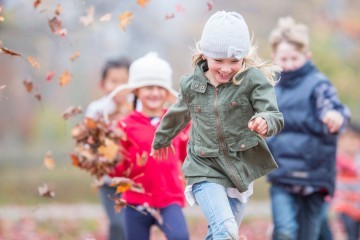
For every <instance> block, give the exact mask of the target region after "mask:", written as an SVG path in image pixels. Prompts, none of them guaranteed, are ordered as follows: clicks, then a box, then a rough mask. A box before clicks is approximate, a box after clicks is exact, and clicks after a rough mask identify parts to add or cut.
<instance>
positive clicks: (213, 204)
mask: <svg viewBox="0 0 360 240" xmlns="http://www.w3.org/2000/svg"><path fill="white" fill-rule="evenodd" d="M198 50H199V52H198V53H197V54H195V55H194V58H193V61H194V66H195V70H194V73H192V74H189V75H184V76H183V77H182V79H181V80H180V94H179V97H178V99H177V101H176V103H175V104H174V105H172V106H171V107H170V109H169V111H168V112H167V113H166V115H165V116H164V118H163V120H162V122H161V124H160V126H159V127H158V129H157V131H156V135H155V138H154V141H153V150H152V155H153V156H154V157H156V158H159V159H166V158H167V155H168V152H169V150H171V149H173V148H172V147H171V140H172V139H173V138H174V137H175V136H176V135H177V134H178V133H179V132H180V131H181V130H182V129H183V128H184V127H186V125H187V124H188V123H189V121H190V120H191V121H192V129H191V133H190V141H189V143H188V148H187V158H186V160H185V162H184V164H183V172H184V175H185V178H186V184H187V187H186V190H185V195H186V198H187V201H188V202H189V204H190V205H193V204H194V203H197V204H198V205H199V206H200V208H201V209H202V211H203V213H204V214H205V216H206V218H207V220H208V234H207V237H206V239H238V229H239V226H240V222H241V220H242V217H243V214H244V208H245V205H246V203H247V201H248V197H249V196H250V195H251V194H252V182H253V181H254V180H255V179H257V178H259V177H261V176H264V175H265V174H267V173H269V172H270V171H272V170H273V169H275V168H276V167H277V165H276V163H275V161H274V160H273V158H272V156H271V153H270V151H269V150H268V148H267V146H266V143H265V141H264V140H263V137H265V136H271V135H274V134H276V133H278V132H279V131H280V130H281V128H282V127H283V123H284V120H283V116H282V114H281V113H280V112H279V110H278V107H277V103H276V98H275V93H274V88H273V85H274V80H273V78H274V75H275V71H277V70H279V69H278V68H277V67H275V66H274V65H272V64H266V63H264V62H263V61H262V60H261V59H259V58H258V57H257V56H256V54H255V51H254V47H253V46H251V44H250V36H249V31H248V27H247V25H246V23H245V21H244V19H243V18H242V16H241V15H240V14H238V13H236V12H225V11H221V12H217V13H215V14H214V15H213V16H211V17H210V18H209V20H208V21H207V23H206V24H205V27H204V29H203V33H202V37H201V40H200V42H199V44H198Z"/></svg>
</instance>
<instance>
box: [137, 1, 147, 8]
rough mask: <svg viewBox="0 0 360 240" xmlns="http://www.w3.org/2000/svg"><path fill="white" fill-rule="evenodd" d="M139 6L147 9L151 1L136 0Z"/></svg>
mask: <svg viewBox="0 0 360 240" xmlns="http://www.w3.org/2000/svg"><path fill="white" fill-rule="evenodd" d="M136 2H137V4H139V5H140V6H141V7H145V5H146V4H148V3H149V2H150V0H136Z"/></svg>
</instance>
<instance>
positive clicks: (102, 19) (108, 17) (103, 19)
mask: <svg viewBox="0 0 360 240" xmlns="http://www.w3.org/2000/svg"><path fill="white" fill-rule="evenodd" d="M111 17H112V15H111V13H106V14H105V15H103V16H101V17H100V19H99V21H100V22H108V21H110V20H111Z"/></svg>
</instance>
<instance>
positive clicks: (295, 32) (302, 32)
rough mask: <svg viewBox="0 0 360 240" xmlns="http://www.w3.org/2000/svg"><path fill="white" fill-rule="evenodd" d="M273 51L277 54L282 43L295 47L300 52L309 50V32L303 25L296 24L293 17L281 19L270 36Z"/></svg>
mask: <svg viewBox="0 0 360 240" xmlns="http://www.w3.org/2000/svg"><path fill="white" fill-rule="evenodd" d="M269 42H270V45H271V49H272V50H273V52H275V50H276V48H277V46H278V45H279V44H280V43H281V42H288V43H291V44H293V45H294V46H295V48H296V49H297V50H298V51H300V52H307V51H308V50H309V45H310V40H309V30H308V28H307V27H306V26H305V25H304V24H301V23H295V20H294V19H293V18H292V17H289V16H288V17H283V18H279V20H278V23H277V26H276V27H275V28H274V29H273V30H272V31H271V33H270V36H269Z"/></svg>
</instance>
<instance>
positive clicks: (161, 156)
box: [150, 144, 175, 160]
mask: <svg viewBox="0 0 360 240" xmlns="http://www.w3.org/2000/svg"><path fill="white" fill-rule="evenodd" d="M169 149H170V150H171V152H172V153H173V154H175V148H174V146H173V145H172V144H171V145H170V146H169V147H165V148H160V149H157V150H155V149H153V148H152V149H151V153H150V156H152V157H153V158H155V159H158V160H165V159H168V157H169Z"/></svg>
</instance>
